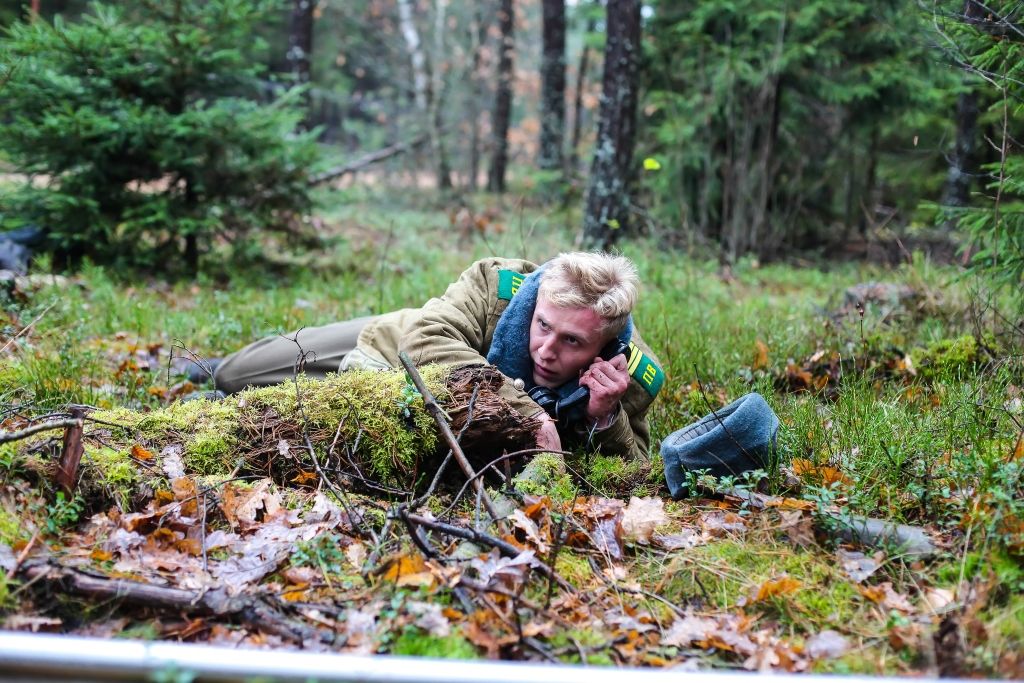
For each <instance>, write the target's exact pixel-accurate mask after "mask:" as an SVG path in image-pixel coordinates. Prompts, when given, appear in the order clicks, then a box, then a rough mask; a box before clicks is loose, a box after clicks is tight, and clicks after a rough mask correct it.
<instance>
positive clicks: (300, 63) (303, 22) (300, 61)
mask: <svg viewBox="0 0 1024 683" xmlns="http://www.w3.org/2000/svg"><path fill="white" fill-rule="evenodd" d="M314 9H316V0H292V18H291V24H290V26H289V29H288V54H286V55H285V59H286V61H287V64H288V71H289V73H291V75H292V78H294V79H295V83H296V84H297V85H308V84H309V81H310V74H311V68H310V59H311V57H312V55H313V10H314ZM303 103H304V105H305V110H306V115H305V117H304V120H303V122H302V127H303V128H304V129H307V130H308V129H309V128H311V127H312V120H313V112H312V98H311V97H310V95H309V91H308V90H307V91H306V93H305V94H304V95H303Z"/></svg>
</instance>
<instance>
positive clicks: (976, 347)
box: [916, 334, 998, 379]
mask: <svg viewBox="0 0 1024 683" xmlns="http://www.w3.org/2000/svg"><path fill="white" fill-rule="evenodd" d="M997 348H998V343H997V342H996V340H995V339H994V338H993V337H992V336H991V335H985V336H984V337H983V338H982V339H980V340H979V339H978V338H976V337H975V336H974V335H972V334H965V335H963V336H961V337H957V338H956V339H941V340H939V341H937V342H934V343H932V344H930V345H929V346H928V348H927V349H924V350H920V351H918V352H917V353H916V356H917V365H918V369H919V371H920V374H921V376H922V377H924V378H926V379H935V378H940V377H948V376H954V377H955V376H956V375H959V374H962V373H965V372H973V371H974V370H975V369H976V368H977V367H978V366H979V365H980V364H981V363H983V362H984V361H985V358H986V353H985V352H986V350H996V349H997Z"/></svg>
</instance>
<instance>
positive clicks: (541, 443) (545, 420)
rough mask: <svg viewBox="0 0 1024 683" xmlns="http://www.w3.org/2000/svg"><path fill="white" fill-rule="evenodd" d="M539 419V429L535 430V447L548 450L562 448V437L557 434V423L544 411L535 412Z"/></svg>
mask: <svg viewBox="0 0 1024 683" xmlns="http://www.w3.org/2000/svg"><path fill="white" fill-rule="evenodd" d="M537 417H538V418H539V419H540V420H541V425H540V429H538V430H537V448H543V449H545V450H548V451H560V450H562V439H561V438H559V436H558V425H556V424H555V421H554V420H552V419H551V416H550V415H548V414H547V413H545V412H541V413H538V414H537Z"/></svg>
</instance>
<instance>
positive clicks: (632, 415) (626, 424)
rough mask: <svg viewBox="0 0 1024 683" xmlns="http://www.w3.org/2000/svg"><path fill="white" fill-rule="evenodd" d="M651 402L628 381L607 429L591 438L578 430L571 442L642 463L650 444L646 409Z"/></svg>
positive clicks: (632, 382) (588, 433)
mask: <svg viewBox="0 0 1024 683" xmlns="http://www.w3.org/2000/svg"><path fill="white" fill-rule="evenodd" d="M653 401H654V397H652V396H651V395H650V394H648V393H647V391H646V390H645V389H643V388H642V387H640V386H639V385H638V384H637V383H636V382H635V381H633V380H631V381H630V387H629V389H628V390H627V391H626V395H625V396H623V397H622V403H621V405H620V406H619V414H618V415H617V416H616V417H615V421H614V422H612V424H611V425H610V426H608V428H606V429H602V430H600V431H597V432H594V433H593V434H591V433H590V431H589V430H586V429H584V428H583V427H582V426H581V427H579V428H578V429H577V430H576V433H575V434H574V435H573V442H575V443H579V444H581V445H583V446H585V447H586V448H590V449H593V450H599V451H601V452H602V453H604V454H605V455H618V456H622V457H625V458H639V459H642V460H646V459H647V457H648V456H647V453H648V449H649V448H650V440H651V432H650V427H649V426H648V424H647V409H648V408H649V407H650V405H651V403H652V402H653Z"/></svg>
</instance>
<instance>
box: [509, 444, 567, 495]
mask: <svg viewBox="0 0 1024 683" xmlns="http://www.w3.org/2000/svg"><path fill="white" fill-rule="evenodd" d="M512 483H513V486H514V487H515V488H516V490H517V491H519V492H520V493H524V494H526V495H531V496H549V497H550V498H551V499H552V500H554V501H556V502H565V501H568V500H571V499H572V498H573V496H574V495H575V494H576V485H575V484H574V483H573V481H572V477H570V476H569V474H568V473H567V472H566V471H565V461H564V460H562V456H560V455H558V454H556V453H540V454H538V455H535V456H534V457H533V459H532V460H530V462H528V463H526V467H524V468H523V471H522V472H520V473H519V474H517V475H516V477H515V479H514V480H513V482H512Z"/></svg>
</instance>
